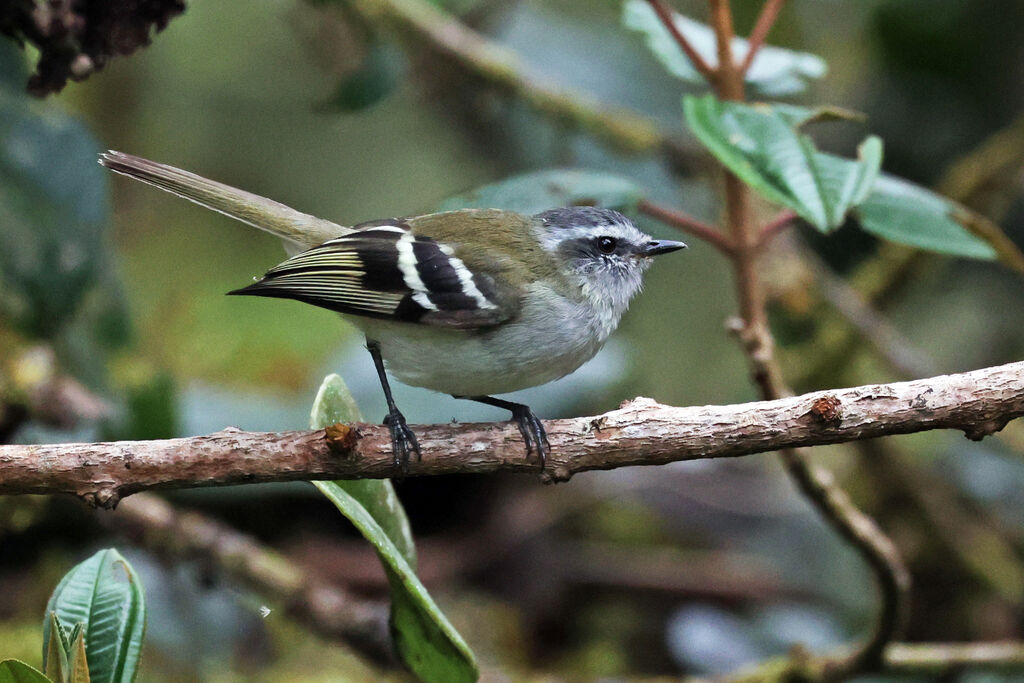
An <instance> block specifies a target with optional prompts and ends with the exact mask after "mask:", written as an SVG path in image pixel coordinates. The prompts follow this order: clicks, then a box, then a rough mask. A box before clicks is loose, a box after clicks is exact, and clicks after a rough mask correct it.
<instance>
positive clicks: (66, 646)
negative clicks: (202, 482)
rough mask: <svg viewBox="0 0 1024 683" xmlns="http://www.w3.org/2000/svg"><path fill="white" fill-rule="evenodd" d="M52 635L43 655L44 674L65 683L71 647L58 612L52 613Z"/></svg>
mask: <svg viewBox="0 0 1024 683" xmlns="http://www.w3.org/2000/svg"><path fill="white" fill-rule="evenodd" d="M50 634H51V638H50V639H49V641H48V642H47V645H46V651H45V652H44V653H43V672H44V673H46V674H48V675H49V676H50V678H52V679H53V680H54V681H58V682H59V683H63V682H64V681H66V680H67V679H68V650H70V649H71V646H70V643H69V641H68V634H67V633H66V632H65V631H64V627H63V626H62V625H61V623H60V619H58V618H57V613H56V612H50ZM52 634H57V637H56V638H54V637H52Z"/></svg>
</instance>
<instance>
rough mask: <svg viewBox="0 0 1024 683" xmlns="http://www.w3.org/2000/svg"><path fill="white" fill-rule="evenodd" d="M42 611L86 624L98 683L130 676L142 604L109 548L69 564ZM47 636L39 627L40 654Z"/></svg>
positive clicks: (135, 584)
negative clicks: (44, 609) (41, 633)
mask: <svg viewBox="0 0 1024 683" xmlns="http://www.w3.org/2000/svg"><path fill="white" fill-rule="evenodd" d="M46 612H47V614H49V613H50V612H56V613H57V616H58V618H59V619H60V621H62V622H64V623H78V622H82V623H83V624H85V628H84V635H85V643H86V654H87V655H88V660H89V675H90V677H91V679H92V680H93V681H96V682H97V683H108V682H111V683H115V682H116V683H123V682H129V681H132V680H134V679H135V674H136V670H137V668H138V663H139V655H140V653H141V650H142V638H143V635H144V632H145V627H146V608H145V601H144V598H143V593H142V586H141V585H140V584H139V579H138V576H136V574H135V571H134V570H133V569H132V567H131V565H129V564H128V561H127V560H125V559H124V558H123V557H122V556H121V554H120V553H118V552H117V551H116V550H114V549H107V550H101V551H99V552H98V553H96V554H95V555H93V556H92V557H90V558H89V559H87V560H85V561H84V562H82V563H81V564H79V565H77V566H76V567H74V568H73V569H72V570H71V571H69V572H68V573H67V574H65V575H64V578H63V579H61V582H60V583H59V584H58V585H57V588H56V589H55V590H54V592H53V595H52V596H50V601H49V603H48V604H47V606H46ZM51 636H52V634H51V631H50V621H49V619H47V620H45V621H44V625H43V653H44V656H45V653H46V652H47V651H48V647H49V642H50V638H51Z"/></svg>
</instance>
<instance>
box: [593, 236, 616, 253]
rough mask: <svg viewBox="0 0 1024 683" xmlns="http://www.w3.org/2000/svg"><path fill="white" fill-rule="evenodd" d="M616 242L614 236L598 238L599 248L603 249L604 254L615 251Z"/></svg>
mask: <svg viewBox="0 0 1024 683" xmlns="http://www.w3.org/2000/svg"><path fill="white" fill-rule="evenodd" d="M616 244H617V242H616V241H615V238H614V237H608V236H604V237H598V238H597V248H598V249H600V250H601V253H602V254H610V253H612V252H613V251H615V245H616Z"/></svg>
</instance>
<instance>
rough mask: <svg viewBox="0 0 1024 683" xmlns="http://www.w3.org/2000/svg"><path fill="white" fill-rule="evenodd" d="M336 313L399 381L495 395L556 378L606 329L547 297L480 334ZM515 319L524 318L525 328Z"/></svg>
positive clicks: (584, 357)
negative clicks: (377, 348)
mask: <svg viewBox="0 0 1024 683" xmlns="http://www.w3.org/2000/svg"><path fill="white" fill-rule="evenodd" d="M343 317H345V318H346V320H349V321H350V322H352V324H354V325H356V326H357V327H359V328H360V329H361V330H363V332H364V333H365V334H366V336H367V339H370V340H373V341H376V342H377V343H379V344H380V350H381V356H383V358H384V362H385V364H386V365H387V368H388V371H389V372H390V373H391V374H393V375H394V376H395V377H396V378H398V379H399V380H400V381H402V382H403V383H405V384H409V385H412V386H417V387H424V388H426V389H433V390H434V391H440V392H443V393H446V394H452V395H455V396H484V395H491V394H503V393H507V392H510V391H518V390H519V389H525V388H527V387H533V386H538V385H540V384H545V383H547V382H550V381H552V380H556V379H558V378H559V377H563V376H565V375H567V374H569V373H570V372H573V371H574V370H576V369H577V368H578V367H579V366H581V365H583V363H585V362H586V361H588V360H590V359H591V358H592V357H593V356H594V354H596V353H597V351H598V350H599V349H600V348H601V346H602V345H603V343H604V341H605V339H606V338H607V336H608V334H610V333H611V331H612V329H614V325H610V326H609V325H608V324H607V322H608V321H607V320H605V321H600V322H604V323H605V324H604V325H601V324H600V323H599V321H596V320H593V319H591V318H592V316H589V315H584V314H583V311H582V309H581V308H580V307H578V306H574V305H571V304H568V303H566V304H564V305H560V304H557V303H556V304H554V305H552V303H551V302H550V301H548V302H546V303H545V304H544V305H539V306H537V308H536V309H535V310H524V311H523V314H522V316H520V319H519V320H517V321H513V322H509V323H506V324H504V325H500V326H498V327H496V328H493V329H490V330H487V331H465V330H449V329H442V328H437V327H430V326H427V325H416V324H410V323H396V322H391V321H386V320H373V319H370V318H362V317H356V316H343ZM522 319H527V320H530V325H529V329H527V326H526V325H525V324H523V323H522V322H521V320H522ZM614 322H615V323H617V322H618V321H617V320H615V321H614Z"/></svg>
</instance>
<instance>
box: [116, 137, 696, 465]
mask: <svg viewBox="0 0 1024 683" xmlns="http://www.w3.org/2000/svg"><path fill="white" fill-rule="evenodd" d="M100 163H101V164H102V165H104V166H106V167H107V168H109V169H111V170H112V171H115V172H117V173H121V174H124V175H127V176H130V177H132V178H135V179H137V180H141V181H142V182H145V183H149V184H150V185H154V186H156V187H159V188H160V189H162V190H166V191H168V192H172V193H174V194H176V195H178V196H180V197H184V198H185V199H189V200H191V201H193V202H196V203H198V204H200V205H202V206H205V207H207V208H210V209H213V210H214V211H219V212H220V213H223V214H226V215H228V216H231V217H232V218H236V219H238V220H240V221H243V222H245V223H248V224H249V225H252V226H254V227H257V228H260V229H262V230H266V231H267V232H270V233H273V234H274V235H277V236H278V237H280V238H282V239H284V240H285V241H286V246H288V247H290V252H289V253H292V254H293V255H292V256H291V258H289V259H288V260H287V261H285V262H283V263H281V264H280V265H278V266H275V267H274V268H271V269H270V270H269V271H267V273H266V274H265V275H264V276H263V277H262V278H261V279H259V280H258V281H257V282H255V283H253V284H251V285H249V286H248V287H243V288H241V289H237V290H235V291H233V292H229V293H230V294H244V295H253V296H269V297H280V298H285V299H296V300H298V301H304V302H306V303H309V304H313V305H314V306H321V307H323V308H328V309H330V310H333V311H337V312H338V313H340V314H341V315H342V317H343V318H345V319H346V320H348V321H349V322H351V323H352V324H353V325H355V326H356V327H357V328H359V329H360V330H361V331H362V332H363V333H364V334H365V335H366V348H367V349H368V350H369V351H370V355H371V356H372V357H373V362H374V365H375V366H376V369H377V374H378V376H379V377H380V382H381V386H382V388H383V390H384V397H385V399H386V400H387V405H388V415H387V417H386V418H385V424H387V425H388V427H389V428H390V431H391V444H392V449H393V452H394V461H395V466H396V468H401V469H402V470H404V469H405V468H407V467H408V462H409V459H410V457H411V456H412V455H415V456H416V457H417V458H418V457H419V454H420V449H419V444H418V443H417V441H416V435H415V434H414V433H413V431H412V430H411V429H410V428H409V426H408V425H407V424H406V421H405V418H404V417H403V415H402V413H401V412H400V411H399V410H398V407H397V406H396V405H395V401H394V399H393V398H392V396H391V388H390V386H389V385H388V379H387V375H386V374H385V366H386V367H387V369H388V370H389V371H390V372H391V374H393V375H394V376H395V377H397V378H398V379H400V380H401V381H402V382H404V383H406V384H410V385H413V386H418V387H425V388H427V389H432V390H434V391H439V392H443V393H446V394H451V395H452V396H454V397H456V398H465V399H469V400H473V401H478V402H480V403H486V404H488V405H492V406H497V407H499V408H504V409H506V410H510V411H511V412H512V417H513V419H514V420H515V422H516V424H517V425H518V427H519V431H520V432H521V433H522V435H523V439H524V441H525V442H526V449H527V455H529V454H531V453H535V454H536V456H537V458H538V459H539V461H540V465H541V467H543V466H544V458H545V456H546V455H547V454H548V452H549V449H550V446H549V444H548V440H547V436H546V435H545V432H544V426H543V425H542V424H541V422H540V420H539V419H537V417H536V416H535V415H534V414H533V412H532V411H531V410H530V408H529V407H528V406H526V405H523V404H521V403H513V402H512V401H506V400H503V399H499V398H494V397H492V396H491V395H492V394H503V393H507V392H510V391H516V390H519V389H524V388H527V387H532V386H537V385H540V384H545V383H547V382H550V381H552V380H555V379H558V378H559V377H563V376H565V375H567V374H569V373H571V372H573V371H574V370H576V368H578V367H579V366H580V365H582V364H583V363H584V362H586V361H587V360H589V359H590V358H592V357H593V356H594V354H595V353H597V351H598V349H600V348H601V346H602V345H603V344H604V342H605V340H607V339H608V336H609V335H610V334H611V333H612V332H613V331H614V330H615V328H616V327H617V326H618V324H619V319H620V318H621V317H622V314H623V313H624V312H625V311H626V309H627V308H628V306H629V302H630V300H631V299H632V298H633V296H634V295H635V294H636V293H637V292H639V291H640V288H641V286H642V279H643V274H644V272H645V271H646V270H647V268H648V267H649V266H650V263H651V257H653V256H656V255H658V254H665V253H668V252H671V251H676V250H677V249H682V248H684V247H685V246H686V245H685V244H683V243H682V242H672V241H667V240H655V239H652V238H651V237H650V236H649V235H645V234H644V233H643V232H641V231H640V230H638V229H637V228H636V226H634V225H633V223H632V222H631V221H630V220H629V219H628V218H626V217H625V216H623V215H622V214H621V213H618V212H617V211H612V210H611V209H602V208H594V207H583V206H581V207H569V208H561V209H552V210H550V211H544V212H542V213H538V214H536V215H532V216H531V215H524V214H520V213H515V212H512V211H502V210H499V209H462V210H458V211H446V212H444V213H434V214H427V215H423V216H415V217H411V218H389V219H385V220H378V221H372V222H369V223H361V224H359V225H356V226H353V227H344V226H341V225H337V224H335V223H332V222H330V221H326V220H323V219H320V218H316V217H314V216H310V215H307V214H304V213H300V212H298V211H295V210H293V209H290V208H288V207H287V206H284V205H283V204H279V203H277V202H274V201H271V200H269V199H266V198H264V197H260V196H258V195H254V194H251V193H248V192H245V191H243V190H238V189H235V188H233V187H229V186H227V185H224V184H222V183H218V182H215V181H212V180H208V179H206V178H203V177H200V176H197V175H195V174H192V173H189V172H187V171H182V170H180V169H177V168H174V167H172V166H167V165H164V164H159V163H156V162H153V161H148V160H146V159H142V158H140V157H136V156H132V155H129V154H124V153H121V152H114V151H111V152H107V153H105V154H102V155H101V156H100Z"/></svg>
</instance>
